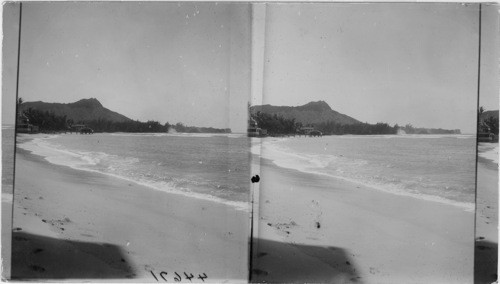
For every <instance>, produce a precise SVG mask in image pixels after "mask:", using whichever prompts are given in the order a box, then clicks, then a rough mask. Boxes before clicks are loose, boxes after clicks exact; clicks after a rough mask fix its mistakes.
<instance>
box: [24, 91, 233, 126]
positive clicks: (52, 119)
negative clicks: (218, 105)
mask: <svg viewBox="0 0 500 284" xmlns="http://www.w3.org/2000/svg"><path fill="white" fill-rule="evenodd" d="M33 106H38V107H40V108H41V109H38V108H37V107H33ZM60 108H63V110H61V109H60ZM18 109H19V111H20V113H21V114H23V115H24V116H25V117H26V118H28V119H29V123H30V124H32V125H34V126H37V127H38V129H39V131H41V132H66V131H72V130H73V131H74V130H75V127H74V126H75V125H85V126H86V127H90V128H91V129H93V130H94V132H135V133H146V132H147V133H156V132H168V131H169V130H171V129H174V130H175V131H177V132H183V133H231V129H229V128H225V129H219V128H213V127H195V126H185V125H183V124H182V123H180V122H179V123H177V124H175V125H171V124H170V123H168V122H167V123H165V124H161V123H160V122H158V121H155V120H149V121H147V122H141V121H138V120H132V119H129V118H127V117H125V116H123V115H121V114H118V113H116V112H112V111H110V110H108V109H106V108H104V107H102V105H101V104H100V103H99V101H97V100H96V99H88V100H80V101H78V102H76V103H72V104H47V103H43V102H35V103H23V101H22V99H19V101H18ZM66 111H67V112H66ZM75 113H76V114H77V115H76V116H75Z"/></svg>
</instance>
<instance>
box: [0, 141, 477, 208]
mask: <svg viewBox="0 0 500 284" xmlns="http://www.w3.org/2000/svg"><path fill="white" fill-rule="evenodd" d="M5 135H8V134H7V133H6V134H5ZM33 137H35V139H26V138H33ZM18 141H19V142H20V143H19V147H21V148H24V149H26V150H30V151H32V152H34V154H37V155H41V156H43V157H45V159H47V160H48V161H49V162H51V163H55V164H60V165H65V166H70V167H72V168H75V169H80V170H87V171H95V172H100V173H104V174H108V175H112V176H116V177H119V178H122V179H127V180H130V181H134V182H137V183H140V184H143V185H146V186H148V187H151V188H153V189H156V190H161V191H167V192H173V193H179V194H184V195H189V196H193V197H198V198H205V199H211V200H214V201H217V202H222V203H226V204H230V205H232V206H235V207H238V208H248V201H249V200H250V191H249V187H250V185H249V182H248V181H249V180H250V155H249V150H251V152H252V153H253V154H254V155H255V156H254V157H258V156H259V155H260V156H261V157H262V158H265V159H269V160H271V161H273V163H274V164H275V165H276V166H278V167H283V168H287V169H294V170H298V171H301V172H305V173H309V174H314V175H323V176H329V177H332V178H341V179H345V180H349V181H353V182H357V183H360V184H364V185H368V186H370V187H371V188H374V189H378V190H382V191H385V192H390V193H394V194H402V195H409V196H412V197H415V198H420V199H426V200H430V201H436V202H442V203H447V204H452V205H456V206H460V207H463V208H464V209H466V210H473V209H474V199H475V161H476V156H475V153H476V152H475V151H476V150H475V149H476V145H475V143H476V142H475V136H467V135H449V136H446V135H425V136H421V135H406V136H396V135H394V136H391V135H387V136H349V135H345V136H326V137H322V138H305V137H301V138H299V137H295V138H284V139H278V138H265V139H258V138H253V139H251V141H250V140H249V138H247V137H245V136H244V135H238V134H230V135H211V134H193V135H187V134H183V135H174V134H125V133H123V134H120V133H116V134H94V135H77V134H67V135H52V136H29V135H27V136H24V139H23V137H20V139H18ZM23 141H24V142H23Z"/></svg>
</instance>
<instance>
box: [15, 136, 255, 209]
mask: <svg viewBox="0 0 500 284" xmlns="http://www.w3.org/2000/svg"><path fill="white" fill-rule="evenodd" d="M30 138H34V139H30ZM18 141H20V142H19V143H18V147H20V148H23V149H25V150H28V151H31V152H33V153H34V154H36V155H40V156H43V157H44V158H45V159H46V160H47V161H49V162H51V163H54V164H58V165H63V166H68V167H72V168H74V169H78V170H85V171H92V172H99V173H103V174H107V175H111V176H115V177H118V178H122V179H126V180H129V181H132V182H135V183H139V184H142V185H145V186H148V187H150V188H152V189H155V190H160V191H165V192H171V193H177V194H183V195H186V196H191V197H194V198H202V199H208V200H212V201H215V202H220V203H224V204H227V205H229V206H233V207H235V208H237V209H240V210H247V208H248V206H249V204H248V201H249V200H250V191H249V187H250V185H249V183H250V182H249V181H250V170H249V164H250V163H249V160H250V155H249V151H248V149H249V147H250V145H249V140H248V138H247V137H246V136H245V135H239V134H226V135H224V134H223V135H212V134H163V133H151V134H127V133H111V134H110V133H98V134H93V135H78V134H61V135H38V136H33V135H25V136H24V137H23V136H21V137H20V139H18Z"/></svg>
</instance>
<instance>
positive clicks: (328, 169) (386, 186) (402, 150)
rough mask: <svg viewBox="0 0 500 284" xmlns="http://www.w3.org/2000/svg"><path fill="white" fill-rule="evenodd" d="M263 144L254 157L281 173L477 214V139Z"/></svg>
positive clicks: (439, 137)
mask: <svg viewBox="0 0 500 284" xmlns="http://www.w3.org/2000/svg"><path fill="white" fill-rule="evenodd" d="M257 140H258V139H255V140H253V141H252V145H253V146H252V152H253V153H254V154H259V153H260V155H262V157H263V158H266V159H269V160H272V161H273V162H274V164H275V165H277V166H279V167H283V168H288V169H295V170H298V171H301V172H306V173H311V174H320V175H324V176H330V177H335V178H342V179H345V180H349V181H354V182H357V183H361V184H364V185H368V186H370V187H372V188H375V189H379V190H383V191H386V192H390V193H395V194H401V195H409V196H413V197H416V198H420V199H426V200H432V201H437V202H443V203H449V204H453V205H457V206H461V207H463V208H464V209H466V210H474V199H475V161H476V139H475V136H473V135H470V136H468V135H448V136H447V135H405V136H396V135H384V136H351V135H345V136H325V137H322V138H305V137H302V138H299V137H294V138H285V139H271V138H270V139H263V140H262V144H261V146H260V147H259V144H260V143H259V142H260V141H257Z"/></svg>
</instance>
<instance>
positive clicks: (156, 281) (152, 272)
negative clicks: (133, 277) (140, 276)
mask: <svg viewBox="0 0 500 284" xmlns="http://www.w3.org/2000/svg"><path fill="white" fill-rule="evenodd" d="M149 272H151V274H153V277H154V278H155V279H156V282H158V278H156V275H155V274H154V273H153V271H152V270H151V271H149ZM164 280H165V279H164ZM165 281H167V280H165Z"/></svg>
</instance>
